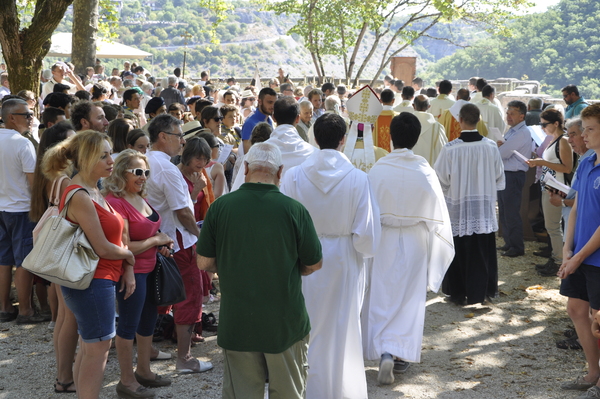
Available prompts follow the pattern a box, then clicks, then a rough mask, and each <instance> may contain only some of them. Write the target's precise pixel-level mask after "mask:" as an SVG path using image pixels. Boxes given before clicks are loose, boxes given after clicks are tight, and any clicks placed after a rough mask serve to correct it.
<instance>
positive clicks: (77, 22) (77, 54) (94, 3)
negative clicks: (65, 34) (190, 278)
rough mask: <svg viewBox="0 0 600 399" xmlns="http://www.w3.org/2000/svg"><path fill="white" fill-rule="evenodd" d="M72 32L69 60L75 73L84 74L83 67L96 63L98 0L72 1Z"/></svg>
mask: <svg viewBox="0 0 600 399" xmlns="http://www.w3.org/2000/svg"><path fill="white" fill-rule="evenodd" d="M72 32H73V47H72V50H71V62H72V63H73V65H75V73H77V74H79V75H84V76H85V74H86V73H85V69H86V68H87V67H90V66H91V67H93V66H94V65H96V33H97V32H98V0H75V1H74V2H73V29H72ZM84 83H85V82H84Z"/></svg>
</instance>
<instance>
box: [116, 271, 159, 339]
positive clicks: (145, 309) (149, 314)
mask: <svg viewBox="0 0 600 399" xmlns="http://www.w3.org/2000/svg"><path fill="white" fill-rule="evenodd" d="M148 274H150V273H135V291H133V294H131V296H129V298H127V299H125V290H123V292H117V303H118V304H119V324H118V326H117V335H118V336H119V337H121V338H123V339H133V338H134V337H135V333H136V332H137V333H138V334H139V335H141V336H142V337H149V336H151V335H153V334H154V324H156V317H157V313H156V305H153V304H151V303H150V301H146V279H147V278H148Z"/></svg>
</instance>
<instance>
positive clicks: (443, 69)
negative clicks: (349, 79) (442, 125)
mask: <svg viewBox="0 0 600 399" xmlns="http://www.w3.org/2000/svg"><path fill="white" fill-rule="evenodd" d="M599 19H600V2H598V1H595V0H562V1H561V2H560V3H559V4H558V5H556V6H555V7H553V8H551V9H550V10H548V11H546V12H544V13H539V14H532V15H527V16H524V17H522V18H520V19H518V20H516V21H514V22H513V23H511V24H510V25H508V26H507V27H506V28H507V29H510V31H511V37H508V38H499V37H490V38H487V39H483V40H480V41H478V42H476V43H475V44H474V45H473V46H471V47H469V48H467V49H464V50H459V51H457V52H456V53H455V54H454V55H452V56H449V57H446V58H443V59H441V60H440V61H439V62H437V63H436V64H434V65H432V66H431V67H430V68H429V69H428V71H427V74H426V75H427V76H429V77H436V78H440V77H442V76H443V77H445V78H447V79H468V78H469V77H471V76H485V77H489V78H496V77H521V76H523V75H526V76H528V77H529V79H532V80H539V81H540V82H542V83H543V84H546V85H547V86H548V91H550V92H557V91H559V90H560V88H561V87H563V86H565V85H566V84H571V83H572V84H575V85H577V86H579V89H580V91H581V92H582V93H583V95H584V96H586V97H588V98H590V97H594V98H599V97H598V96H599V95H600V88H599V85H598V83H600V73H599V72H598V67H597V63H598V59H600V33H599V32H598V22H597V21H598V20H599Z"/></svg>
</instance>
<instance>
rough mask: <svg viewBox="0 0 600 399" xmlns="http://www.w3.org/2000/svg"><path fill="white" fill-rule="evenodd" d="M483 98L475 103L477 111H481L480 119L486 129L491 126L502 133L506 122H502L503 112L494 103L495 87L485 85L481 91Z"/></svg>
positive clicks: (489, 128)
mask: <svg viewBox="0 0 600 399" xmlns="http://www.w3.org/2000/svg"><path fill="white" fill-rule="evenodd" d="M481 94H482V95H483V98H482V99H481V101H480V102H478V103H475V105H477V108H479V112H481V119H483V121H484V122H485V124H486V126H487V128H488V131H489V130H491V128H496V129H498V133H500V134H504V130H505V129H506V122H504V114H503V113H502V111H501V110H500V108H498V106H497V105H496V104H495V103H494V99H495V98H496V89H495V88H494V87H492V86H490V85H487V86H485V87H484V88H483V90H482V91H481Z"/></svg>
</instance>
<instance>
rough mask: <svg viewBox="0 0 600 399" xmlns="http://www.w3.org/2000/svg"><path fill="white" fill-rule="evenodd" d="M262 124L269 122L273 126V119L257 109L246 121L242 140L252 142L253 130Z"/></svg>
mask: <svg viewBox="0 0 600 399" xmlns="http://www.w3.org/2000/svg"><path fill="white" fill-rule="evenodd" d="M260 122H268V123H269V125H271V126H273V119H271V117H270V116H268V115H265V114H263V113H262V112H260V108H256V111H254V113H253V114H252V115H250V116H249V117H248V118H247V119H246V121H245V122H244V126H242V140H250V136H252V129H254V126H256V125H258V124H259V123H260Z"/></svg>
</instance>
